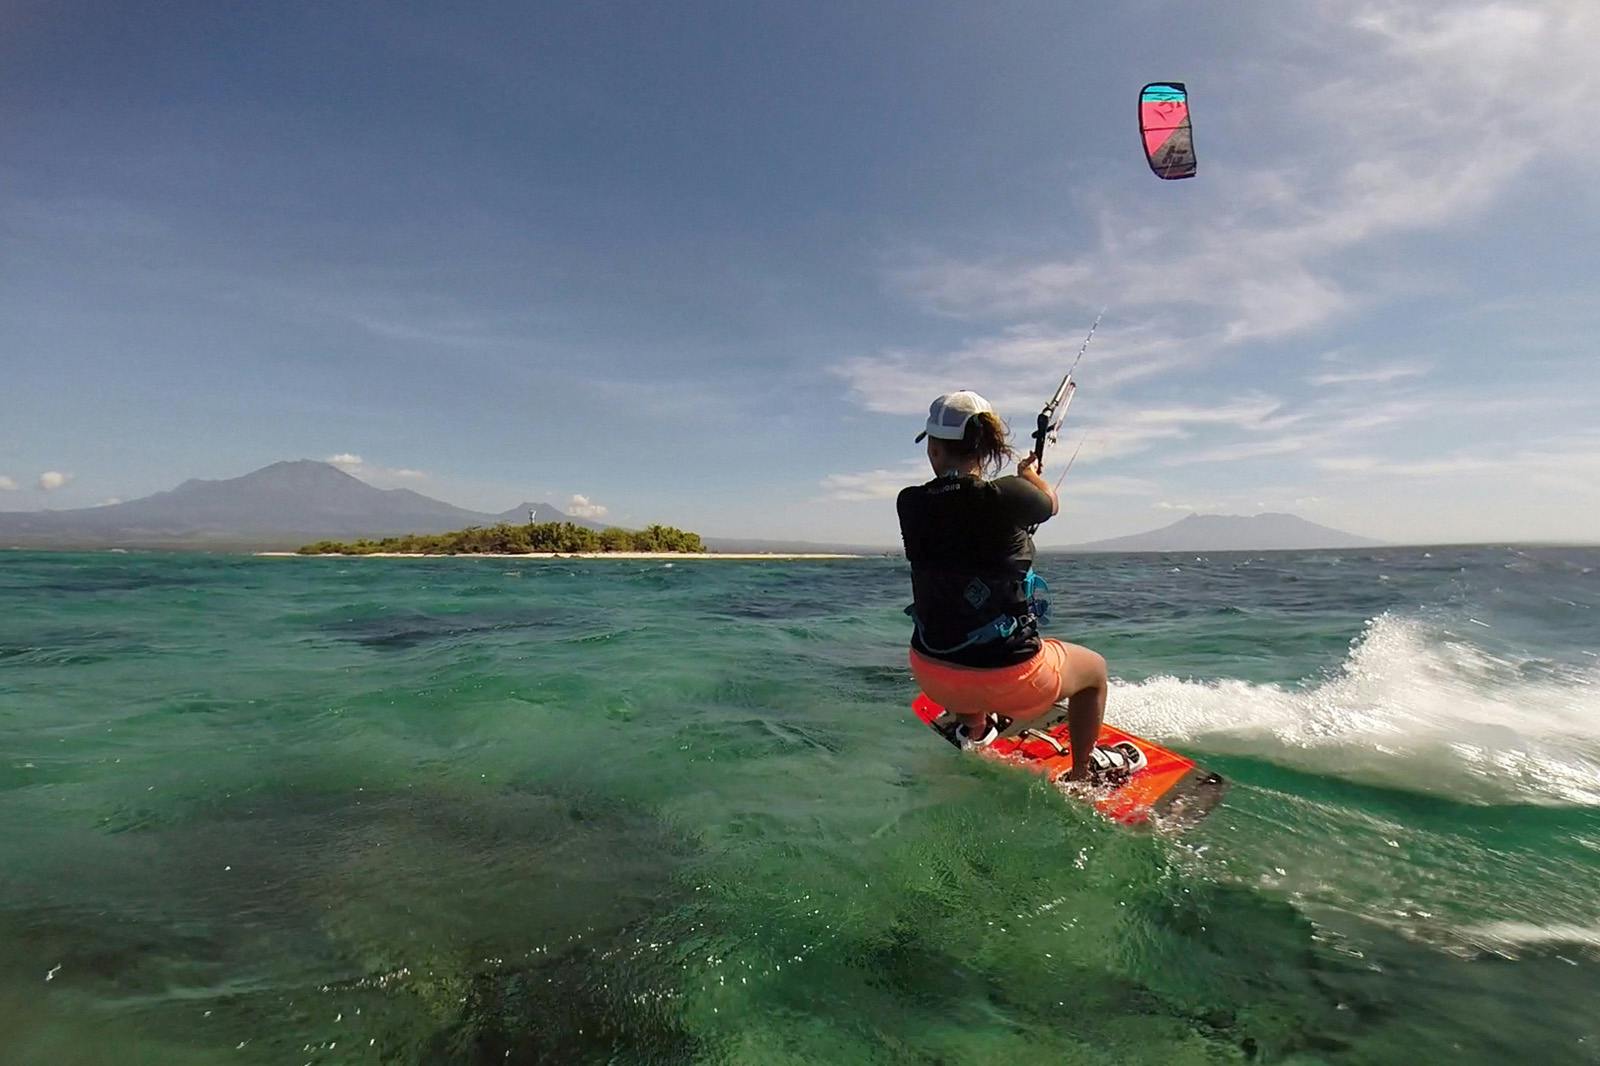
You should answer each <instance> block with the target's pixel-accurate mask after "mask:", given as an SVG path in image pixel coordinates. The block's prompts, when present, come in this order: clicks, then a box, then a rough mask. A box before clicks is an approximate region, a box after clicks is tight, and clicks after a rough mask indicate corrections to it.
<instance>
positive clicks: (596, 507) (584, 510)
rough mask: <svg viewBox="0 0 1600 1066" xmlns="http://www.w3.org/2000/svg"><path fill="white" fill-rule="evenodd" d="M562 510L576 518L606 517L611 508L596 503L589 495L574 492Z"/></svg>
mask: <svg viewBox="0 0 1600 1066" xmlns="http://www.w3.org/2000/svg"><path fill="white" fill-rule="evenodd" d="M562 510H564V511H566V513H567V514H569V515H571V516H572V517H574V518H604V517H605V516H606V512H607V511H609V510H610V508H608V507H606V506H604V505H602V504H598V503H595V502H594V501H592V500H590V499H589V497H587V496H583V495H579V494H577V493H574V494H573V497H572V499H570V500H568V501H567V505H566V507H564V508H562Z"/></svg>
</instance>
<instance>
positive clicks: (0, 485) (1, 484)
mask: <svg viewBox="0 0 1600 1066" xmlns="http://www.w3.org/2000/svg"><path fill="white" fill-rule="evenodd" d="M16 491H17V483H16V482H15V481H12V480H11V479H10V478H8V477H6V476H5V475H3V474H0V492H16Z"/></svg>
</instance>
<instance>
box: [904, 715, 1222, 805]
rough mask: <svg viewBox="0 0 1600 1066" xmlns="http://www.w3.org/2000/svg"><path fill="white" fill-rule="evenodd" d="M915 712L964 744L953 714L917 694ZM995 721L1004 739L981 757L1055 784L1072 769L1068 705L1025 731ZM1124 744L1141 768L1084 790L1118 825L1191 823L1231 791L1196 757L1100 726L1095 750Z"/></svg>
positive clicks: (948, 737) (954, 741)
mask: <svg viewBox="0 0 1600 1066" xmlns="http://www.w3.org/2000/svg"><path fill="white" fill-rule="evenodd" d="M911 709H912V710H914V711H915V712H916V713H917V717H918V718H920V719H922V721H923V722H925V723H926V724H927V725H928V727H929V728H931V729H932V730H933V731H934V732H936V733H938V734H939V735H940V736H942V737H944V739H945V740H948V741H949V742H950V743H952V744H954V745H955V746H956V747H958V748H959V747H960V746H961V742H960V741H959V740H957V739H956V718H955V716H954V715H952V714H950V713H948V712H947V711H946V710H945V709H944V708H943V707H941V706H939V705H938V704H937V703H935V702H933V700H931V699H929V698H928V696H927V695H926V694H924V693H921V692H919V693H917V698H916V699H915V700H914V701H913V702H912V704H911ZM996 717H997V718H998V719H999V724H1000V736H999V738H998V739H996V740H994V741H993V742H991V743H990V744H988V745H987V746H985V747H983V748H980V749H978V751H979V752H980V753H981V754H983V755H986V756H988V757H990V758H992V759H999V760H1001V761H1002V762H1008V763H1012V764H1014V765H1017V766H1021V767H1023V768H1024V769H1026V770H1031V771H1033V772H1034V773H1036V774H1044V775H1045V776H1046V777H1048V778H1049V779H1050V780H1051V781H1056V780H1059V779H1061V778H1064V777H1065V776H1066V773H1067V771H1068V770H1070V769H1071V768H1072V756H1071V746H1070V741H1069V738H1068V735H1067V720H1066V708H1065V707H1064V706H1060V705H1057V707H1056V708H1054V709H1052V710H1051V712H1050V713H1049V714H1047V715H1045V716H1044V717H1043V718H1041V719H1040V720H1039V722H1038V723H1037V724H1036V725H1033V726H1031V727H1029V728H1026V729H1021V730H1013V729H1012V722H1011V719H1009V718H1006V717H1005V716H1004V715H998V716H996ZM1124 744H1131V745H1133V746H1134V747H1135V748H1137V749H1138V751H1139V752H1140V753H1141V754H1142V755H1143V756H1144V760H1143V765H1141V766H1139V767H1138V768H1137V769H1135V770H1134V771H1133V772H1132V773H1130V774H1129V775H1128V776H1127V777H1126V778H1125V779H1124V780H1121V781H1119V782H1117V783H1115V784H1111V785H1106V786H1102V787H1099V788H1094V789H1087V790H1085V792H1084V796H1085V798H1087V799H1089V800H1090V801H1091V802H1092V803H1093V804H1094V807H1095V809H1096V810H1098V811H1099V812H1100V813H1101V814H1103V815H1105V816H1106V817H1107V818H1110V819H1111V820H1112V821H1114V822H1121V823H1122V824H1123V825H1142V824H1145V823H1147V822H1150V821H1152V820H1155V821H1158V822H1160V823H1161V824H1162V825H1178V826H1189V825H1193V824H1194V823H1195V822H1198V821H1199V820H1200V819H1202V818H1204V817H1205V816H1206V815H1207V814H1209V813H1210V812H1211V808H1213V807H1215V806H1216V805H1217V804H1218V803H1219V802H1221V800H1222V794H1223V793H1224V792H1225V791H1227V788H1228V783H1227V782H1226V781H1225V780H1223V778H1222V775H1220V774H1215V773H1212V772H1211V771H1210V770H1206V769H1204V768H1202V767H1200V766H1197V765H1195V762H1194V760H1193V759H1189V758H1185V757H1184V756H1182V755H1179V754H1178V753H1177V752H1175V751H1168V750H1167V749H1166V748H1163V747H1162V746H1161V745H1159V744H1152V743H1151V742H1150V741H1148V740H1145V739H1144V738H1143V737H1136V736H1134V735H1133V734H1132V733H1124V732H1123V731H1122V730H1120V729H1117V728H1116V727H1114V726H1109V725H1102V726H1101V727H1100V739H1099V741H1098V743H1097V745H1096V746H1097V747H1102V748H1111V747H1117V746H1121V745H1124Z"/></svg>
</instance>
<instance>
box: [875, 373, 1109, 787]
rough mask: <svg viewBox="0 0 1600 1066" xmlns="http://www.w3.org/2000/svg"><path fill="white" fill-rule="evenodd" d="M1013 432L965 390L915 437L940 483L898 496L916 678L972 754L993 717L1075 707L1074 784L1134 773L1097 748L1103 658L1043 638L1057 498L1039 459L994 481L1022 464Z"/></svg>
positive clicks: (937, 407)
mask: <svg viewBox="0 0 1600 1066" xmlns="http://www.w3.org/2000/svg"><path fill="white" fill-rule="evenodd" d="M1006 435H1007V431H1006V426H1005V424H1004V423H1003V422H1001V421H1000V417H999V416H998V415H997V414H995V411H994V408H993V407H992V406H990V404H989V401H987V400H985V399H984V398H983V397H982V396H979V395H978V394H977V393H975V392H969V391H965V390H963V391H960V392H952V393H948V394H946V395H944V396H940V397H939V398H938V399H936V400H934V401H933V403H932V404H931V405H930V406H929V408H928V421H927V424H926V425H925V426H924V427H923V431H922V432H921V433H919V434H917V438H916V439H917V442H918V443H921V442H922V441H923V440H926V441H927V451H928V462H929V463H930V464H931V465H932V467H933V473H934V478H933V480H932V481H929V482H928V483H927V484H924V485H913V486H911V487H909V488H906V489H903V490H901V492H900V496H899V499H898V500H897V501H896V508H897V509H898V511H899V514H900V535H901V538H902V539H903V540H904V542H905V550H906V560H907V561H908V562H909V563H910V564H911V588H912V595H913V598H914V600H915V602H914V603H913V604H912V605H911V606H910V607H908V608H907V613H909V614H910V615H911V616H912V618H913V620H914V622H915V627H914V629H913V632H912V636H911V652H910V658H911V672H912V674H913V675H914V676H915V677H916V679H917V681H918V683H920V684H921V685H922V689H923V691H924V692H926V693H927V694H928V696H929V697H931V698H932V699H934V700H935V701H937V702H938V703H941V704H943V705H944V707H945V709H946V710H948V711H950V712H951V713H952V714H954V715H956V717H957V718H959V719H960V721H961V724H960V725H958V726H957V727H956V730H957V734H956V735H957V738H958V739H959V740H960V741H961V742H962V746H963V747H976V746H982V745H985V744H988V743H990V742H991V741H993V740H994V739H995V737H996V736H997V735H998V728H997V724H996V721H995V717H994V716H995V715H1004V716H1006V717H1007V718H1010V719H1011V720H1012V721H1013V722H1027V721H1031V720H1033V719H1037V718H1040V717H1042V716H1043V715H1044V714H1045V713H1046V712H1047V711H1049V710H1050V708H1051V707H1052V706H1053V705H1054V704H1056V703H1057V702H1058V701H1061V700H1066V701H1067V708H1068V709H1067V720H1068V733H1069V736H1070V740H1071V747H1072V756H1073V764H1072V769H1071V771H1070V772H1069V773H1068V774H1067V779H1068V780H1083V779H1087V778H1090V777H1099V776H1100V775H1101V773H1103V772H1105V771H1112V772H1115V771H1118V770H1124V771H1125V769H1126V767H1125V766H1123V765H1122V763H1123V762H1125V760H1123V759H1122V757H1121V756H1120V754H1119V753H1117V752H1116V751H1114V750H1111V749H1105V748H1102V749H1098V750H1097V749H1095V747H1094V743H1095V740H1096V738H1097V737H1098V736H1099V735H1100V723H1101V721H1102V719H1103V718H1104V717H1105V707H1106V688H1107V680H1106V661H1105V659H1104V658H1102V657H1101V656H1100V655H1098V654H1097V653H1095V652H1093V651H1090V650H1089V649H1088V648H1083V647H1079V646H1078V645H1076V644H1067V643H1065V642H1063V641H1059V640H1055V639H1053V638H1049V637H1041V636H1040V635H1039V622H1040V621H1041V617H1042V616H1043V614H1044V612H1045V610H1046V608H1047V605H1046V604H1045V603H1044V601H1043V599H1042V598H1041V597H1040V596H1039V592H1040V590H1041V589H1042V588H1043V587H1044V582H1043V581H1042V580H1041V579H1039V577H1038V575H1036V574H1035V573H1034V571H1033V559H1034V547H1033V538H1032V536H1031V533H1032V530H1033V528H1034V527H1036V526H1038V525H1039V524H1040V523H1042V522H1045V521H1047V520H1048V519H1050V518H1051V517H1052V516H1053V515H1055V513H1056V512H1057V510H1058V509H1059V501H1058V500H1057V497H1056V493H1055V490H1054V489H1052V488H1051V487H1050V484H1049V482H1047V481H1045V479H1044V478H1043V477H1041V476H1040V474H1039V471H1038V469H1037V466H1038V457H1037V456H1036V455H1035V454H1033V453H1029V454H1027V455H1026V456H1024V457H1023V458H1021V459H1020V461H1018V463H1017V473H1016V475H1015V476H1008V477H995V476H994V475H996V474H998V473H999V472H1000V470H1001V469H1002V468H1003V467H1004V465H1005V464H1006V463H1007V462H1008V461H1009V460H1011V459H1013V458H1015V457H1016V456H1015V453H1014V452H1013V451H1012V449H1011V447H1010V446H1009V445H1008V444H1007V441H1006ZM1080 752H1093V757H1092V758H1090V759H1083V758H1079V755H1078V753H1080Z"/></svg>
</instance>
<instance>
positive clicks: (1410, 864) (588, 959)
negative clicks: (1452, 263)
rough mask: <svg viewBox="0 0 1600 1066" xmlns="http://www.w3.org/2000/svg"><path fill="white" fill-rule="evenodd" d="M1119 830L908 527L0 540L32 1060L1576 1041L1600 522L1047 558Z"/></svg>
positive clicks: (1524, 1047)
mask: <svg viewBox="0 0 1600 1066" xmlns="http://www.w3.org/2000/svg"><path fill="white" fill-rule="evenodd" d="M1040 570H1041V572H1042V573H1044V575H1045V576H1046V577H1047V578H1049V579H1050V581H1051V584H1052V587H1053V600H1054V616H1055V622H1054V623H1053V624H1052V627H1051V632H1052V633H1053V635H1057V636H1061V637H1063V638H1064V639H1068V640H1076V641H1079V642H1081V643H1085V644H1088V645H1090V646H1092V647H1094V648H1096V649H1097V650H1100V651H1102V652H1103V653H1104V654H1105V655H1106V657H1107V659H1108V660H1109V662H1110V664H1111V668H1112V672H1113V674H1114V675H1115V679H1116V680H1115V682H1114V687H1113V692H1112V695H1111V700H1110V707H1109V717H1110V719H1111V720H1112V721H1114V722H1116V723H1117V724H1119V725H1121V726H1123V727H1124V728H1127V729H1130V730H1132V731H1134V732H1137V733H1140V734H1142V735H1145V736H1148V737H1150V738H1151V739H1153V740H1158V741H1162V742H1164V743H1167V744H1169V745H1171V746H1174V747H1176V748H1178V749H1180V750H1182V751H1184V752H1186V753H1189V754H1191V755H1193V756H1194V757H1196V758H1198V759H1199V760H1201V761H1202V762H1204V763H1205V764H1206V765H1208V766H1210V767H1212V768H1213V769H1216V770H1218V771H1220V772H1222V773H1223V774H1225V775H1227V776H1228V777H1229V778H1231V779H1232V780H1233V782H1234V788H1233V789H1232V791H1231V792H1230V793H1229V795H1228V798H1227V800H1226V802H1225V803H1224V805H1223V806H1222V807H1220V808H1218V809H1217V811H1216V812H1214V813H1213V815H1212V816H1211V817H1210V818H1209V819H1208V820H1207V821H1206V822H1205V823H1203V824H1202V825H1200V826H1199V827H1197V828H1195V829H1193V830H1191V831H1189V832H1188V833H1186V834H1183V835H1181V836H1180V835H1176V834H1174V833H1171V832H1163V831H1156V832H1150V831H1129V830H1126V829H1122V828H1119V827H1115V826H1112V825H1109V824H1107V823H1105V822H1103V821H1101V820H1100V819H1098V818H1097V817H1096V816H1095V815H1093V814H1092V813H1091V812H1090V811H1088V810H1087V809H1085V808H1083V807H1082V806H1080V805H1078V804H1076V803H1073V802H1070V801H1069V800H1067V799H1065V798H1064V797H1062V796H1061V795H1060V794H1058V793H1057V792H1056V791H1055V790H1054V789H1053V788H1052V787H1051V786H1049V785H1048V784H1047V783H1045V782H1042V781H1040V780H1037V779H1034V778H1032V777H1031V776H1030V775H1026V774H1021V773H1017V772H1014V771H1009V770H1007V769H1005V768H1002V767H997V766H994V765H992V764H989V763H986V762H984V761H981V760H977V759H973V758H963V757H961V756H960V755H959V754H957V753H955V752H954V751H952V750H951V749H950V748H949V747H948V746H947V745H945V744H943V743H941V742H939V741H938V740H937V739H936V738H934V737H932V736H931V735H930V734H929V733H927V731H926V730H924V729H922V728H921V727H920V726H919V725H918V724H917V723H916V721H915V719H914V718H913V717H912V715H911V713H910V710H909V702H910V699H911V697H912V695H913V694H914V688H913V685H912V683H911V680H910V677H909V673H908V671H907V669H906V664H905V651H904V648H905V640H906V636H907V633H906V626H907V623H906V621H905V618H904V616H903V614H902V613H901V608H902V606H903V605H904V603H905V601H906V598H907V596H908V588H909V581H908V576H907V572H906V569H905V565H904V563H903V561H899V560H894V559H862V560H853V561H832V562H777V561H758V562H726V561H722V562H693V561H688V560H684V561H680V562H675V563H671V564H668V563H661V562H653V561H633V560H629V561H621V560H595V561H574V560H549V561H543V560H538V561H536V560H507V559H470V558H460V559H437V560H432V559H334V558H325V559H262V558H246V557H229V556H207V555H174V554H153V553H150V554H142V553H129V554H116V555H114V554H93V553H39V552H16V551H13V552H6V553H3V554H0V826H3V827H4V829H3V832H0V944H3V945H4V950H0V1032H3V1033H4V1034H5V1037H4V1045H5V1051H4V1054H3V1055H0V1058H3V1059H4V1061H6V1062H8V1063H11V1062H16V1063H80V1062H81V1063H89V1062H105V1061H116V1062H119V1063H145V1062H148V1063H163V1064H167V1063H176V1064H187V1063H212V1062H229V1063H255V1062H262V1063H267V1062H272V1063H282V1062H292V1063H302V1062H313V1063H336V1062H338V1063H342V1062H349V1063H372V1062H385V1063H504V1062H561V1063H572V1062H626V1063H633V1062H652V1063H821V1062H826V1063H844V1062H943V1063H964V1062H973V1063H981V1062H996V1061H1015V1062H1083V1063H1098V1062H1126V1063H1143V1062H1160V1063H1165V1064H1180V1063H1202V1062H1204V1063H1213V1062H1247V1061H1248V1062H1295V1063H1314V1062H1318V1063H1320V1062H1329V1063H1387V1062H1395V1063H1408V1064H1414V1063H1419V1062H1435V1061H1445V1060H1447V1059H1448V1061H1452V1062H1461V1063H1473V1062H1501V1061H1504V1060H1505V1059H1507V1058H1508V1057H1511V1056H1515V1057H1517V1058H1519V1059H1522V1058H1527V1059H1532V1060H1539V1059H1543V1060H1544V1061H1549V1062H1556V1063H1566V1062H1575V1063H1581V1062H1600V1012H1597V1011H1596V1010H1595V1004H1596V1003H1597V1002H1600V549H1587V548H1556V547H1515V546H1498V547H1471V548H1451V547H1438V548H1430V549H1421V548H1418V549H1384V550H1373V551H1344V552H1310V553H1225V554H1215V555H1209V556H1199V557H1197V556H1193V555H1167V556H1156V555H1141V556H1133V555H1121V556H1117V555H1111V556H1065V555H1062V556H1046V557H1044V558H1043V559H1041V561H1040Z"/></svg>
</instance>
